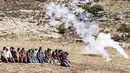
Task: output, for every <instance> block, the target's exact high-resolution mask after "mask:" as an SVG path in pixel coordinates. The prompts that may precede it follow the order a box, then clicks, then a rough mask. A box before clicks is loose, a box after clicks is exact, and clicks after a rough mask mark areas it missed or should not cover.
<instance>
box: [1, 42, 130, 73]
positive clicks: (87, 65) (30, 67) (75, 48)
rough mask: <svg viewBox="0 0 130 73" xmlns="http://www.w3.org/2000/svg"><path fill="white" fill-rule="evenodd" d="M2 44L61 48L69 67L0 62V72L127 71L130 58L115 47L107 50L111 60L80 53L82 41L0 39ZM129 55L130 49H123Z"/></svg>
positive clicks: (81, 72) (97, 72)
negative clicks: (123, 55) (107, 60)
mask: <svg viewBox="0 0 130 73" xmlns="http://www.w3.org/2000/svg"><path fill="white" fill-rule="evenodd" d="M0 44H1V45H0V48H1V49H2V47H3V46H8V47H9V46H14V47H15V48H16V47H20V48H22V47H25V48H26V50H27V49H28V48H35V47H39V46H42V48H43V49H46V48H48V47H49V48H52V49H63V50H64V51H67V52H68V53H69V60H70V61H71V65H72V66H71V67H69V68H65V67H61V66H59V65H54V64H22V63H0V73H129V72H130V66H129V65H130V60H129V59H128V60H127V59H125V58H123V57H122V56H121V55H119V53H117V52H116V50H115V49H111V48H108V49H107V51H108V52H109V54H110V57H111V58H112V62H106V61H105V59H104V58H102V57H101V56H88V55H81V54H80V53H81V51H82V50H83V49H84V46H85V44H84V43H74V42H73V43H72V42H71V43H70V42H58V41H55V42H53V41H0ZM125 51H126V52H127V53H128V55H130V52H129V51H130V49H125Z"/></svg>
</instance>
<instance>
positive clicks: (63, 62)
mask: <svg viewBox="0 0 130 73" xmlns="http://www.w3.org/2000/svg"><path fill="white" fill-rule="evenodd" d="M67 56H68V53H67V52H63V53H61V55H60V61H61V66H64V67H70V61H69V60H68V59H67Z"/></svg>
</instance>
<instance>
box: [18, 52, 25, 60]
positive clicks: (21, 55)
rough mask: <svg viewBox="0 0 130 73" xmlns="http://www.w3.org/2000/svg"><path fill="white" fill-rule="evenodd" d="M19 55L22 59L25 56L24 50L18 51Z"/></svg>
mask: <svg viewBox="0 0 130 73" xmlns="http://www.w3.org/2000/svg"><path fill="white" fill-rule="evenodd" d="M19 57H20V58H22V59H24V58H25V57H26V51H23V52H22V51H20V52H19Z"/></svg>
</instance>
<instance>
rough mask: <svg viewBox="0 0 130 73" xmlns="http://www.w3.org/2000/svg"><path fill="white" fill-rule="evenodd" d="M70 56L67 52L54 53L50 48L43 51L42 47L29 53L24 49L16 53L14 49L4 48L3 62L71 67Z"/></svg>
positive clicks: (56, 51) (2, 53) (30, 50)
mask: <svg viewBox="0 0 130 73" xmlns="http://www.w3.org/2000/svg"><path fill="white" fill-rule="evenodd" d="M68 55H69V54H68V53H67V52H64V51H63V50H58V49H56V50H53V51H52V49H50V48H48V49H46V50H44V51H43V50H42V47H39V49H29V50H28V51H25V49H24V48H21V49H20V48H17V51H15V48H14V47H10V48H7V47H3V49H2V51H1V60H2V61H3V62H13V63H14V62H19V63H53V64H60V65H61V66H65V67H70V61H69V60H68V58H67V57H68Z"/></svg>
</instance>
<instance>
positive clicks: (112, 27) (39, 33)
mask: <svg viewBox="0 0 130 73" xmlns="http://www.w3.org/2000/svg"><path fill="white" fill-rule="evenodd" d="M54 1H55V2H60V1H58V0H54ZM68 1H69V0H64V1H63V2H65V3H67V2H68ZM95 1H96V0H95ZM49 2H51V0H0V39H2V40H3V39H17V40H18V39H25V40H42V39H43V38H45V37H47V38H48V37H49V38H61V37H62V36H63V35H64V34H65V35H66V36H64V37H65V38H69V39H70V37H69V36H72V34H73V32H71V33H65V32H69V31H65V30H62V29H59V27H53V26H51V25H49V20H48V17H47V16H46V15H45V7H44V4H47V3H49ZM125 2H127V1H121V0H120V1H117V0H115V1H114V0H107V1H105V0H99V1H98V0H97V2H95V4H99V5H101V6H102V7H103V10H104V11H100V12H97V13H96V16H95V21H97V22H98V24H99V25H100V28H101V29H100V30H103V31H110V32H111V33H112V36H113V38H114V39H116V40H118V41H120V42H122V41H126V40H127V42H129V41H128V40H129V38H130V30H129V27H130V22H129V19H130V13H129V9H128V8H129V3H127V4H125ZM124 5H127V7H124ZM114 8H115V9H114ZM122 9H123V10H122ZM64 31H65V32H64ZM61 33H62V34H61ZM74 36H76V35H74Z"/></svg>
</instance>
